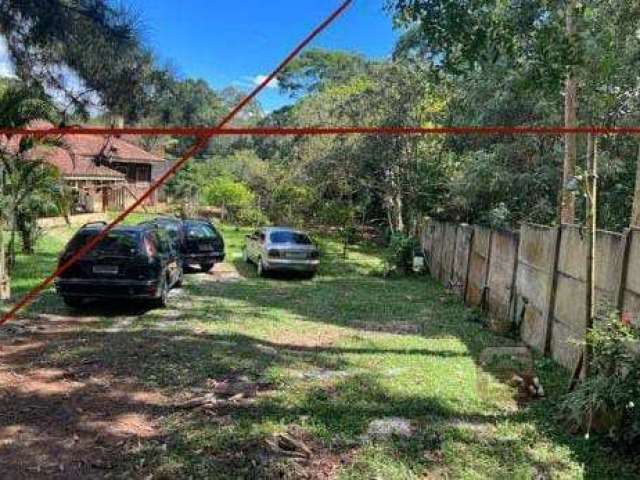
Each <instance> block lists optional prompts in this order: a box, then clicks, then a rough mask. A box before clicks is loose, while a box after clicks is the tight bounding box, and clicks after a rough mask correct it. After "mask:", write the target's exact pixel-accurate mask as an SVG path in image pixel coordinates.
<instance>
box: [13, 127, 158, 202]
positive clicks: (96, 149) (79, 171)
mask: <svg viewBox="0 0 640 480" xmlns="http://www.w3.org/2000/svg"><path fill="white" fill-rule="evenodd" d="M52 127H53V125H52V124H50V123H48V122H43V121H38V122H34V123H31V124H30V128H52ZM16 141H17V142H19V140H16V139H15V138H12V139H11V143H14V142H16ZM58 142H59V144H60V146H49V145H47V146H38V147H36V148H34V149H33V151H32V152H31V154H30V156H31V157H33V158H38V159H42V160H44V161H45V162H47V163H49V164H51V165H53V166H55V167H56V168H57V169H58V170H59V172H60V174H61V175H62V178H63V179H64V182H65V184H66V185H68V186H69V187H71V189H72V190H73V192H74V195H75V206H74V208H75V210H76V211H78V212H104V211H106V210H108V209H112V210H122V209H124V208H126V207H128V206H129V205H131V204H132V203H133V202H135V201H136V200H137V199H138V198H139V197H140V196H141V195H142V194H143V193H144V192H145V191H146V190H147V189H148V188H149V186H150V185H151V183H152V182H153V180H154V179H155V178H157V177H158V176H159V172H161V171H162V170H163V169H164V168H165V165H166V161H165V160H164V159H163V158H161V157H159V156H157V155H154V154H152V153H150V152H147V151H146V150H144V149H142V148H140V147H139V146H137V145H135V144H133V143H131V142H128V141H126V140H124V139H122V138H117V137H114V136H103V135H78V134H68V135H64V136H63V137H61V138H60V139H59V140H58ZM156 194H157V192H154V193H153V194H152V195H151V196H150V198H148V199H146V200H145V204H146V205H153V204H155V203H156V201H157V195H156Z"/></svg>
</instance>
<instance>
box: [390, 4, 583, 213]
mask: <svg viewBox="0 0 640 480" xmlns="http://www.w3.org/2000/svg"><path fill="white" fill-rule="evenodd" d="M585 3H586V4H588V3H590V2H585ZM388 6H389V8H390V10H391V11H392V12H393V13H394V18H395V21H396V24H397V25H399V26H400V27H404V28H407V29H408V32H407V33H406V34H405V37H404V39H403V41H401V42H400V46H401V47H402V48H403V49H404V50H405V51H406V50H409V51H414V52H417V53H418V54H420V55H423V56H425V57H426V58H427V59H429V60H430V61H431V62H433V63H434V64H435V65H439V66H441V67H443V68H445V69H448V70H449V71H452V72H455V73H459V72H460V71H464V70H466V71H469V70H473V69H477V68H482V67H483V66H485V65H488V64H493V63H496V62H506V63H507V64H509V65H510V66H511V69H512V71H513V72H514V73H515V74H516V75H519V76H522V77H528V80H529V82H530V83H531V85H533V86H534V88H536V89H537V90H538V94H539V93H540V90H541V89H542V88H544V87H545V86H547V88H550V89H551V90H555V91H558V90H560V88H559V85H560V83H561V82H562V81H564V91H565V94H564V104H565V125H566V126H567V127H574V126H576V124H577V85H578V81H579V78H580V77H579V72H578V66H579V65H580V64H581V62H583V60H584V58H583V57H582V55H583V53H584V52H583V51H584V48H583V46H582V45H580V44H579V41H578V39H579V38H580V39H584V37H579V35H578V31H577V23H578V18H577V16H578V15H583V14H584V12H585V10H587V8H588V7H587V6H582V8H581V9H580V10H578V8H577V2H576V1H575V0H566V1H561V0H555V1H548V2H547V1H545V2H541V1H539V0H524V1H521V2H502V1H498V0H493V1H491V2H489V4H488V3H487V2H486V1H483V0H472V1H470V2H461V1H459V0H389V1H388ZM536 84H537V85H536ZM499 88H500V87H499ZM575 164H576V135H574V134H567V135H566V136H565V152H564V163H563V169H562V172H563V173H562V177H563V183H562V185H563V186H562V189H563V194H562V201H561V208H560V213H561V214H560V217H561V221H562V222H563V223H573V221H574V217H575V200H574V196H573V194H572V193H571V192H570V191H569V190H568V188H567V184H568V182H569V180H570V179H571V178H572V177H573V176H574V175H575Z"/></svg>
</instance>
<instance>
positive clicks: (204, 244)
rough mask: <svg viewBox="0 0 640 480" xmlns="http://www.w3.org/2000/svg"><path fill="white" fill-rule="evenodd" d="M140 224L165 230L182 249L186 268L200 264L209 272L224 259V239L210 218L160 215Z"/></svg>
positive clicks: (183, 263)
mask: <svg viewBox="0 0 640 480" xmlns="http://www.w3.org/2000/svg"><path fill="white" fill-rule="evenodd" d="M140 225H148V226H156V227H159V228H161V229H163V230H165V231H166V232H167V233H168V234H169V236H170V237H171V238H172V240H173V241H174V245H175V246H176V248H177V249H178V250H179V251H180V255H181V257H182V266H183V268H184V269H186V268H188V267H189V266H190V265H199V266H200V267H201V268H202V270H204V271H205V272H208V271H209V270H211V267H213V266H214V265H215V264H216V263H220V262H222V261H224V239H223V238H222V235H221V234H220V232H218V230H217V229H216V227H214V226H213V224H212V223H211V222H209V221H208V220H204V219H191V218H188V219H185V220H180V219H177V218H174V217H158V218H155V219H153V220H149V221H146V222H143V223H141V224H140Z"/></svg>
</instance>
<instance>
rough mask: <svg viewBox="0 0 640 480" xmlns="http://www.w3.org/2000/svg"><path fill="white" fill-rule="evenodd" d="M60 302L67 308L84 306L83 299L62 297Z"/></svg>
mask: <svg viewBox="0 0 640 480" xmlns="http://www.w3.org/2000/svg"><path fill="white" fill-rule="evenodd" d="M62 301H63V302H64V304H65V305H66V306H67V307H71V308H80V307H82V306H83V305H84V298H78V297H62Z"/></svg>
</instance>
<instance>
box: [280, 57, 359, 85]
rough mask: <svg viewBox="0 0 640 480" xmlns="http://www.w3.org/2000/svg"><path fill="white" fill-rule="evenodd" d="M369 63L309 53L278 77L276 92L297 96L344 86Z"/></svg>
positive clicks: (298, 58)
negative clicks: (327, 87)
mask: <svg viewBox="0 0 640 480" xmlns="http://www.w3.org/2000/svg"><path fill="white" fill-rule="evenodd" d="M369 63H370V62H368V61H367V60H365V58H364V57H362V56H361V55H357V54H353V53H347V52H341V51H331V50H324V49H312V50H307V51H305V52H303V53H302V54H301V55H300V56H298V57H296V58H295V59H294V60H293V61H292V62H291V63H290V64H289V65H288V66H287V67H286V68H285V69H284V71H283V72H282V73H280V75H279V76H278V84H279V86H280V90H281V91H283V92H286V93H289V94H291V95H292V96H299V95H304V94H309V93H313V92H317V91H319V90H321V89H322V88H324V87H325V86H327V85H335V84H339V83H346V82H348V81H349V80H351V79H352V78H353V77H355V76H358V75H361V74H362V73H364V72H365V71H366V70H367V65H368V64H369Z"/></svg>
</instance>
